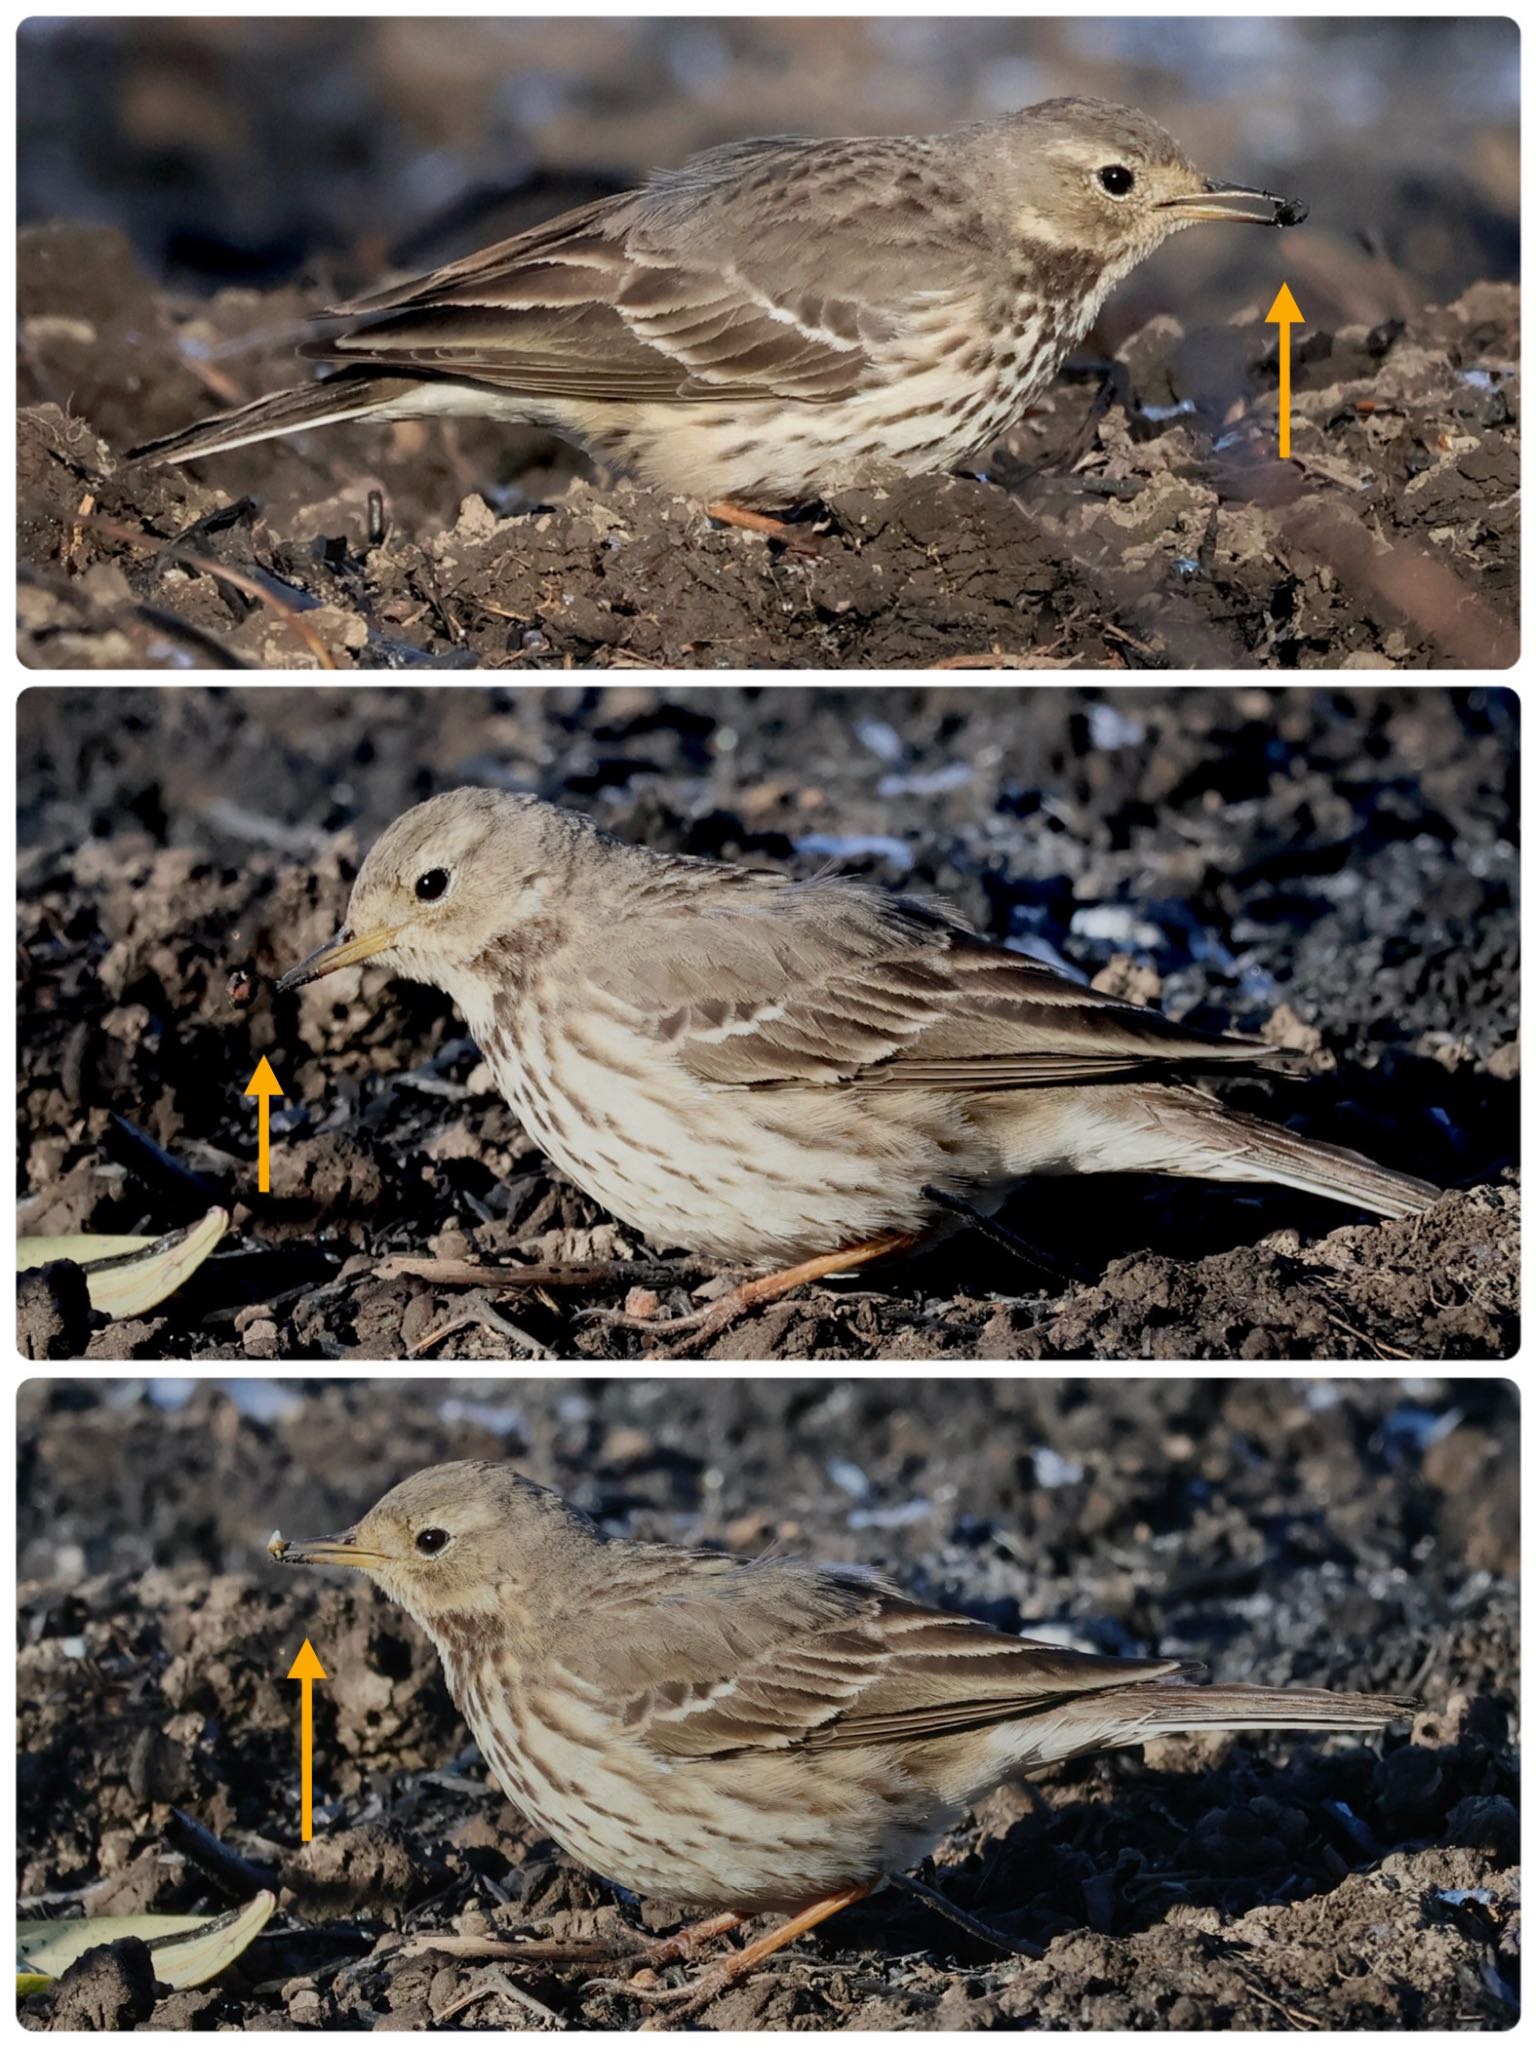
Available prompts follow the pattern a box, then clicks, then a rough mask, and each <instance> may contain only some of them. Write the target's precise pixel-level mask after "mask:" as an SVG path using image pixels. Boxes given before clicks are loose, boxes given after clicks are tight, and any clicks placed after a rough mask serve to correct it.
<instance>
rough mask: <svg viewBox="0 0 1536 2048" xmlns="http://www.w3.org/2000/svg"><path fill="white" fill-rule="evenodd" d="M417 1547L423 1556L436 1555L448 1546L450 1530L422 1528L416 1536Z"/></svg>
mask: <svg viewBox="0 0 1536 2048" xmlns="http://www.w3.org/2000/svg"><path fill="white" fill-rule="evenodd" d="M416 1548H417V1549H418V1550H419V1551H420V1552H421V1554H422V1556H423V1557H436V1556H437V1555H438V1554H439V1552H440V1551H444V1550H446V1549H447V1548H448V1531H447V1530H446V1529H423V1530H421V1531H420V1533H419V1534H418V1536H417V1538H416Z"/></svg>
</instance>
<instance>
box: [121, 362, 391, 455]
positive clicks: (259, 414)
mask: <svg viewBox="0 0 1536 2048" xmlns="http://www.w3.org/2000/svg"><path fill="white" fill-rule="evenodd" d="M418 381H419V380H418V379H413V378H409V377H379V376H376V375H374V374H373V373H372V372H371V371H367V370H357V371H346V370H343V371H342V372H340V374H339V375H337V376H334V377H325V378H322V379H321V380H320V381H319V382H318V383H315V384H300V385H297V386H296V387H295V388H294V389H293V390H292V391H274V392H273V393H272V394H271V396H270V397H268V398H258V399H257V400H256V401H255V402H254V404H251V405H242V406H239V407H238V408H237V409H236V410H235V411H234V412H223V413H216V414H215V415H214V416H213V417H212V418H211V419H206V420H197V421H195V422H194V423H193V424H192V425H191V426H190V427H183V428H182V429H181V431H180V432H179V433H176V434H165V435H162V437H161V438H160V439H159V440H158V441H146V442H145V443H144V445H143V446H142V447H141V448H130V449H129V451H128V460H129V461H130V462H143V463H163V462H192V461H195V460H196V458H197V457H198V456H200V455H217V454H220V453H222V452H223V451H224V450H225V449H228V448H243V447H244V446H245V445H246V443H247V442H249V441H268V440H271V439H272V438H273V437H274V436H275V435H278V434H297V433H302V432H303V430H304V429H305V428H306V427H324V426H329V425H331V423H332V422H333V421H336V420H355V419H361V418H362V417H363V416H364V415H365V414H367V413H371V412H373V411H375V410H376V409H377V408H379V407H381V406H385V405H388V404H389V403H390V402H391V401H392V400H393V401H398V399H399V398H400V397H401V396H402V395H403V394H404V393H405V392H407V391H409V390H410V389H411V388H412V385H413V383H415V382H418Z"/></svg>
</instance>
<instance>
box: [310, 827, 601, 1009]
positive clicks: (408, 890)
mask: <svg viewBox="0 0 1536 2048" xmlns="http://www.w3.org/2000/svg"><path fill="white" fill-rule="evenodd" d="M578 825H579V821H573V820H572V819H571V818H570V817H569V815H568V814H566V813H564V812H560V811H557V810H555V809H554V807H553V806H552V805H550V804H545V803H541V802H540V801H539V800H538V799H537V798H536V797H531V796H515V795H512V794H510V793H509V792H507V791H504V790H495V789H455V790H450V791H449V792H448V793H447V794H446V795H444V796H434V797H429V798H428V800H427V801H426V802H425V803H423V804H417V805H416V807H415V809H414V810H409V811H407V812H405V814H404V815H403V816H402V817H399V818H397V819H396V820H395V822H394V823H393V824H392V825H391V826H390V828H389V830H388V831H387V832H385V833H384V835H383V837H382V838H381V839H380V840H379V841H378V843H377V844H376V845H375V846H374V847H373V849H372V851H371V852H370V853H369V855H368V858H367V859H366V860H365V861H364V862H363V865H362V868H361V869H360V871H359V873H358V877H357V880H356V881H355V882H354V883H353V885H352V899H351V902H350V903H349V904H348V906H347V918H346V923H345V924H344V925H343V926H342V928H341V930H340V931H339V932H337V933H336V935H335V937H334V938H330V939H327V940H326V942H325V944H324V945H323V946H321V947H319V948H318V949H317V950H316V951H315V952H313V953H311V954H310V955H309V957H308V959H306V960H301V961H300V962H299V964H298V966H297V967H294V968H291V969H290V970H289V972H288V973H287V974H285V975H284V976H283V977H282V979H281V980H280V981H279V982H278V984H277V987H278V989H279V991H281V990H283V989H290V988H299V987H301V986H302V985H303V984H304V983H305V982H308V981H317V980H318V979H319V978H320V976H321V975H323V974H334V973H335V972H336V970H337V969H338V968H339V967H355V966H358V965H359V964H360V963H361V962H363V961H364V960H377V961H379V962H380V963H381V964H382V965H384V966H385V967H389V968H392V969H393V971H394V972H395V973H396V974H401V975H404V976H405V977H406V978H407V979H408V980H411V981H425V982H429V983H431V984H432V985H433V986H434V987H437V988H446V989H448V990H449V992H450V993H453V994H457V993H458V986H459V984H460V982H461V980H462V978H463V976H464V975H465V974H466V972H467V971H469V970H470V969H471V968H472V966H473V963H474V962H475V961H476V960H478V959H480V958H482V957H483V956H484V955H485V953H486V950H487V948H488V947H490V946H491V945H492V944H493V943H494V942H495V941H496V940H497V939H498V938H502V937H504V936H506V935H508V934H516V933H519V932H524V933H526V932H527V931H528V930H529V929H530V928H531V927H532V926H534V925H535V924H536V923H537V922H538V921H539V919H540V918H541V916H542V914H543V913H544V910H545V905H546V901H547V899H548V896H549V891H550V883H551V868H552V867H553V866H554V865H555V863H556V859H557V850H558V845H559V843H560V842H561V841H562V840H563V841H566V842H568V841H569V839H570V837H571V835H572V833H573V832H574V831H575V830H577V829H578Z"/></svg>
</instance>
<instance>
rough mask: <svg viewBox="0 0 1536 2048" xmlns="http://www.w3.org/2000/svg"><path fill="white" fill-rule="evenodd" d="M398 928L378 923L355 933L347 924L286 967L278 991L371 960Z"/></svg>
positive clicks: (297, 986)
mask: <svg viewBox="0 0 1536 2048" xmlns="http://www.w3.org/2000/svg"><path fill="white" fill-rule="evenodd" d="M399 930H400V927H399V925H397V924H381V925H376V926H375V927H374V929H373V930H372V931H371V932H358V933H356V934H354V933H353V931H352V929H351V927H350V926H349V925H343V926H342V928H341V930H340V931H339V932H338V933H337V934H336V936H335V938H334V939H327V940H326V942H325V944H324V945H323V946H317V947H316V948H315V950H314V952H313V953H311V954H310V956H309V958H308V959H307V960H301V961H300V962H299V964H298V966H297V967H290V968H289V970H288V972H287V973H286V974H285V975H284V976H283V977H282V979H281V980H280V981H279V982H278V983H277V984H276V987H277V993H278V994H279V995H281V994H282V993H283V991H284V990H285V989H290V988H302V987H303V986H304V984H305V982H306V981H318V980H319V979H320V977H321V975H322V974H334V973H335V972H336V970H337V968H338V967H356V966H357V965H358V963H359V962H360V961H363V960H371V959H372V957H373V955H374V954H375V953H382V952H383V950H384V948H385V947H386V946H388V945H390V944H392V943H393V941H394V939H395V938H396V936H397V935H398V933H399Z"/></svg>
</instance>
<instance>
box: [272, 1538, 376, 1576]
mask: <svg viewBox="0 0 1536 2048" xmlns="http://www.w3.org/2000/svg"><path fill="white" fill-rule="evenodd" d="M267 1555H268V1557H270V1558H271V1559H272V1561H273V1563H274V1564H343V1565H348V1566H350V1567H351V1568H352V1569H353V1570H355V1571H367V1569H368V1567H369V1566H370V1565H375V1564H388V1563H389V1559H388V1558H387V1557H385V1556H383V1555H382V1554H381V1553H380V1552H379V1551H377V1550H363V1549H360V1548H359V1546H358V1541H357V1531H356V1530H355V1529H348V1530H347V1531H346V1533H345V1534H344V1535H341V1536H301V1537H300V1538H299V1540H298V1542H297V1543H291V1542H290V1541H289V1540H288V1538H287V1537H286V1536H280V1535H278V1534H277V1533H276V1531H274V1532H273V1535H272V1540H271V1542H270V1543H268V1545H267Z"/></svg>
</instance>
